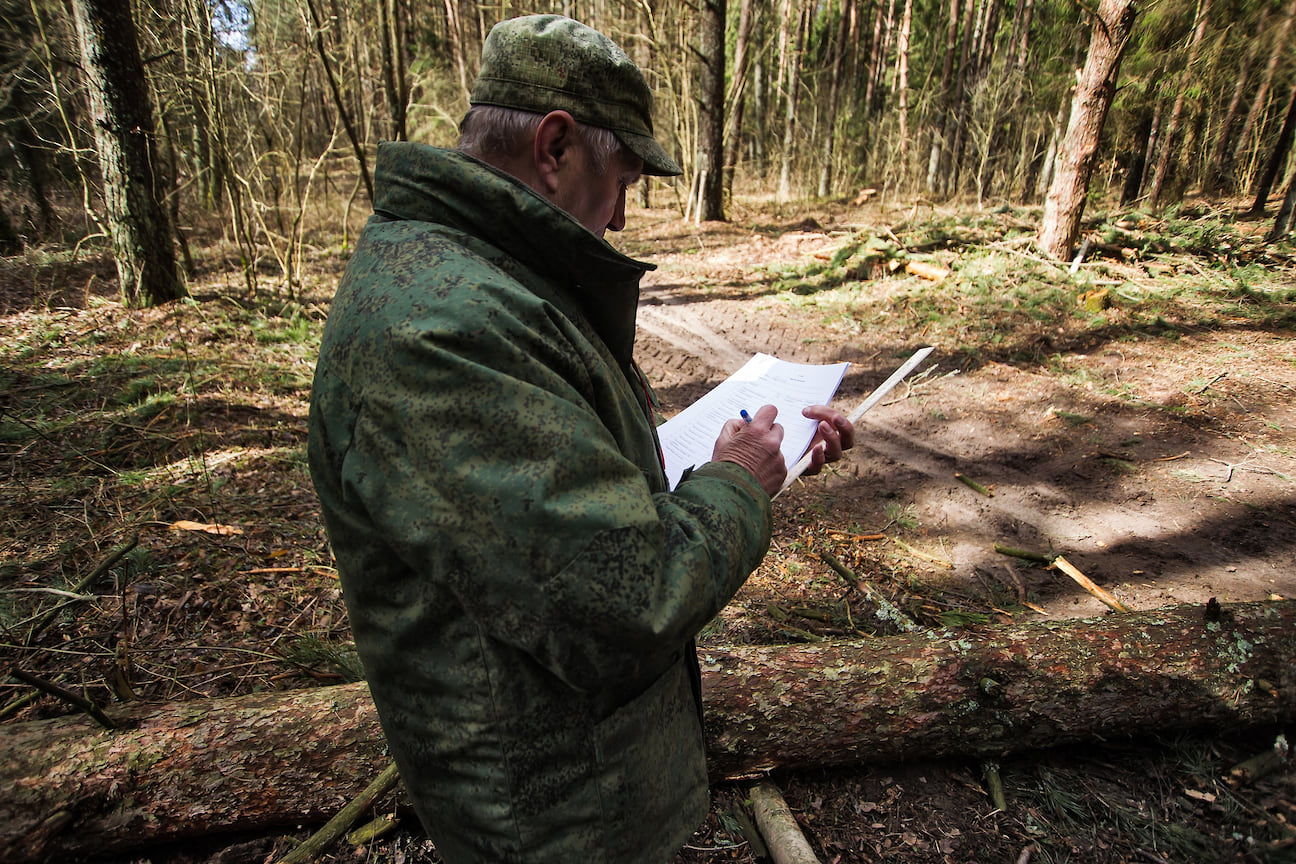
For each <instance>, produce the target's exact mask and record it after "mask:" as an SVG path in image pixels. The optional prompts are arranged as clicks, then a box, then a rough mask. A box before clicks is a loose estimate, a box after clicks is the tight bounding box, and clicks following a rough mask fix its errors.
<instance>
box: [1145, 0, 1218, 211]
mask: <svg viewBox="0 0 1296 864" xmlns="http://www.w3.org/2000/svg"><path fill="white" fill-rule="evenodd" d="M1209 20H1210V0H1198V3H1197V20H1196V22H1195V23H1194V26H1193V33H1192V40H1191V41H1190V42H1189V43H1188V59H1187V61H1186V62H1185V63H1184V68H1183V72H1182V74H1181V75H1180V76H1179V87H1178V91H1177V92H1176V93H1175V100H1174V107H1173V108H1171V109H1170V119H1169V121H1167V123H1166V131H1165V137H1164V138H1163V139H1162V141H1161V152H1160V153H1159V154H1157V160H1156V170H1155V171H1154V172H1153V174H1152V185H1151V186H1150V187H1148V203H1149V204H1151V205H1152V206H1154V207H1155V206H1156V205H1158V204H1160V203H1161V193H1162V192H1163V191H1164V189H1165V181H1166V177H1167V176H1168V175H1169V173H1170V166H1171V164H1172V163H1173V162H1174V160H1175V145H1176V143H1177V142H1176V140H1175V138H1176V136H1177V135H1178V134H1179V122H1180V120H1181V118H1182V117H1183V108H1184V99H1185V98H1186V97H1187V92H1188V84H1189V82H1190V81H1192V80H1193V76H1194V75H1196V70H1195V68H1194V67H1195V66H1196V65H1197V53H1198V52H1199V51H1200V50H1201V43H1202V40H1203V39H1204V38H1206V22H1207V21H1209Z"/></svg>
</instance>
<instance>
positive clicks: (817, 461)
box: [801, 405, 855, 474]
mask: <svg viewBox="0 0 1296 864" xmlns="http://www.w3.org/2000/svg"><path fill="white" fill-rule="evenodd" d="M801 413H802V414H804V415H805V416H806V417H809V418H810V419H811V420H818V421H819V428H818V429H817V430H815V437H814V440H813V441H811V442H810V467H808V468H806V470H805V473H806V474H818V473H819V469H821V468H823V466H824V465H826V464H827V463H829V462H836V461H837V460H838V459H840V458H841V457H842V451H843V450H849V449H850V448H852V447H854V446H855V427H854V426H853V425H851V422H850V420H848V419H846V415H845V414H843V413H841V412H840V411H838V410H836V409H835V408H829V407H828V406H827V405H811V406H810V407H809V408H806V409H804V410H802V411H801Z"/></svg>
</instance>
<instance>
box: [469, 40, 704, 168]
mask: <svg viewBox="0 0 1296 864" xmlns="http://www.w3.org/2000/svg"><path fill="white" fill-rule="evenodd" d="M468 101H469V103H470V104H472V105H495V106H498V107H501V108H516V109H518V110H522V111H533V112H536V113H540V114H547V113H548V112H550V111H559V110H561V111H566V112H567V113H569V114H571V115H572V117H574V118H575V119H577V120H579V121H580V122H581V123H586V124H588V125H590V126H599V127H601V128H603V129H608V130H611V131H612V132H613V133H615V134H616V136H617V138H618V139H620V141H621V143H622V144H624V145H625V146H626V147H628V148H629V149H630V150H631V151H632V152H634V153H635V154H636V155H637V156H639V157H640V158H642V159H643V161H644V169H643V171H644V173H645V174H655V175H658V176H662V177H669V176H673V175H676V174H681V173H683V171H682V170H681V169H680V167H679V165H677V164H675V160H674V159H672V158H671V157H670V156H668V155H667V154H666V151H665V150H663V149H662V147H661V145H660V144H658V143H657V142H656V140H654V139H653V124H652V101H653V99H652V91H650V90H649V89H648V82H646V81H645V80H644V77H643V73H642V72H640V71H639V67H638V66H636V65H635V64H634V62H633V61H631V59H630V58H629V57H627V56H626V53H625V52H624V51H622V50H621V49H620V48H619V47H617V45H616V43H614V42H613V41H612V40H611V39H608V38H607V37H606V36H604V35H603V34H602V33H599V32H598V31H597V30H592V29H590V28H589V27H586V26H585V25H584V24H581V23H579V22H577V21H573V20H572V19H570V18H564V17H562V16H561V15H526V16H523V17H521V18H511V19H509V20H507V21H501V22H500V23H498V24H496V25H495V26H494V27H493V28H492V29H491V31H490V35H488V36H487V37H486V44H485V45H483V46H482V65H481V72H480V73H479V74H478V75H477V80H476V81H475V82H473V88H472V94H471V95H470V96H469V98H468Z"/></svg>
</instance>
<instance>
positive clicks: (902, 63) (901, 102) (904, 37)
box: [896, 0, 913, 181]
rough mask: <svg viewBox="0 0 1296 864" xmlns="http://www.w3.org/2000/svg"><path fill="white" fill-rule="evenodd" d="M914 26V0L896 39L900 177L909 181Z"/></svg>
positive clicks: (903, 15)
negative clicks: (911, 62) (911, 37)
mask: <svg viewBox="0 0 1296 864" xmlns="http://www.w3.org/2000/svg"><path fill="white" fill-rule="evenodd" d="M912 26H913V0H905V5H904V12H903V13H901V15H900V34H899V36H898V37H897V39H896V112H897V113H898V114H899V124H900V176H901V178H903V179H904V180H905V181H908V179H909V31H910V29H911V28H912Z"/></svg>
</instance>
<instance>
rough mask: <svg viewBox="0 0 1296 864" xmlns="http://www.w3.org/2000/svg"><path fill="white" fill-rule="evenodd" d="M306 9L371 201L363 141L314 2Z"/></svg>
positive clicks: (370, 179) (370, 176) (371, 195)
mask: <svg viewBox="0 0 1296 864" xmlns="http://www.w3.org/2000/svg"><path fill="white" fill-rule="evenodd" d="M306 9H307V11H309V13H310V19H309V22H308V23H309V24H310V30H311V31H312V36H313V38H312V40H311V41H312V42H314V44H315V51H316V53H317V54H318V55H319V58H320V63H321V64H322V65H323V67H324V76H325V79H326V80H327V81H328V85H329V92H330V93H331V94H332V95H333V107H334V108H336V109H337V112H338V116H339V117H341V119H342V126H343V128H344V129H346V134H347V140H348V141H350V142H351V152H352V153H354V154H355V158H356V165H357V166H358V167H359V174H360V179H361V181H362V182H363V183H364V187H365V191H366V192H367V193H368V194H369V200H370V201H372V200H373V175H372V174H371V173H370V172H369V160H368V158H367V157H366V155H365V145H364V141H363V140H362V137H361V135H360V131H359V129H358V128H357V126H356V124H355V121H354V120H353V119H352V112H350V111H348V110H347V105H346V100H345V98H344V97H343V94H342V89H341V84H340V83H339V82H338V76H337V73H336V72H335V71H334V70H333V61H332V60H330V59H329V52H328V49H327V48H326V47H325V46H324V30H325V27H324V22H323V20H322V19H321V17H320V13H319V10H318V9H317V8H316V6H315V3H314V0H306Z"/></svg>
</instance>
